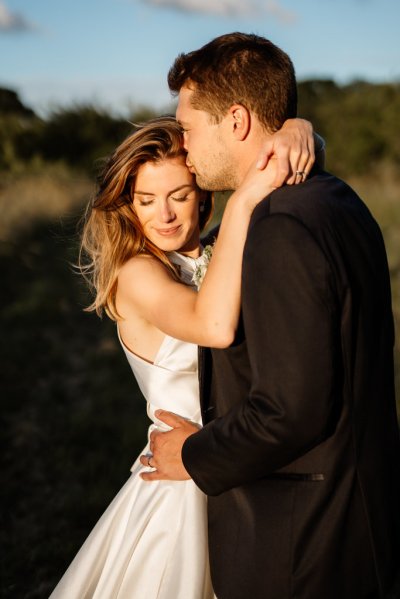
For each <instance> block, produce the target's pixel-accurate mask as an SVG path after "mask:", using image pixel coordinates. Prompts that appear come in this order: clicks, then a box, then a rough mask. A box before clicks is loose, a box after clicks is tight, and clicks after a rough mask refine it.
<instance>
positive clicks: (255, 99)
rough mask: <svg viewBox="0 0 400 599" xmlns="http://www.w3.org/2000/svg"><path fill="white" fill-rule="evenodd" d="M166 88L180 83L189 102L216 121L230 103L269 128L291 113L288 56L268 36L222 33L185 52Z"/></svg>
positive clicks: (294, 109)
mask: <svg viewBox="0 0 400 599" xmlns="http://www.w3.org/2000/svg"><path fill="white" fill-rule="evenodd" d="M168 85H169V88H170V90H171V91H172V92H174V93H179V91H180V89H181V87H182V86H184V85H186V86H187V87H189V88H190V89H192V90H193V94H192V97H191V103H192V106H193V107H194V108H196V109H198V110H204V111H205V112H208V113H209V114H210V115H211V117H212V118H213V120H214V121H215V122H217V123H218V122H220V121H221V119H222V118H223V117H224V116H225V115H226V113H227V111H228V110H229V108H230V107H231V106H233V105H234V104H242V105H243V106H245V107H246V108H247V109H248V110H251V111H252V112H253V113H254V114H255V115H256V116H257V118H258V120H259V121H260V123H261V124H262V125H263V126H264V128H265V129H266V130H267V131H269V132H274V131H277V130H278V129H280V128H281V127H282V125H283V123H284V122H285V120H286V119H289V118H293V117H295V116H296V113H297V86H296V77H295V72H294V68H293V64H292V62H291V60H290V58H289V56H288V55H287V54H286V53H285V52H283V51H282V50H281V49H280V48H278V47H277V46H275V45H274V44H273V43H272V42H270V41H269V40H267V39H265V38H263V37H260V36H257V35H253V34H246V33H228V34H226V35H221V36H219V37H217V38H215V39H213V40H212V41H211V42H209V43H208V44H206V45H205V46H203V47H202V48H200V49H199V50H195V51H193V52H189V53H188V54H180V55H179V56H178V57H177V59H176V60H175V62H174V64H173V65H172V67H171V69H170V71H169V74H168Z"/></svg>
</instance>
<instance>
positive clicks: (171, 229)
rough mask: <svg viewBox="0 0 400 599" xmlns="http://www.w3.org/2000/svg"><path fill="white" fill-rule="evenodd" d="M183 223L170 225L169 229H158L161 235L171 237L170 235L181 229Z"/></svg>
mask: <svg viewBox="0 0 400 599" xmlns="http://www.w3.org/2000/svg"><path fill="white" fill-rule="evenodd" d="M180 227H181V225H178V226H177V227H169V228H168V229H156V231H157V233H158V234H159V235H164V236H165V237H169V236H170V235H175V233H177V232H178V231H179V229H180Z"/></svg>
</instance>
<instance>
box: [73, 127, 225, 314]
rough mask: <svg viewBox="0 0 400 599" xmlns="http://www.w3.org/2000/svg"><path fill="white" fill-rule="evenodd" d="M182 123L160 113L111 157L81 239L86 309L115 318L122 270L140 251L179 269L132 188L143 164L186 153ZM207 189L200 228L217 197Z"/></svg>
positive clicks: (175, 273)
mask: <svg viewBox="0 0 400 599" xmlns="http://www.w3.org/2000/svg"><path fill="white" fill-rule="evenodd" d="M185 155H186V152H185V150H184V149H183V145H182V133H181V129H180V126H179V125H178V123H177V122H176V120H175V119H174V118H173V117H159V118H156V119H152V120H151V121H148V122H147V123H144V124H140V125H137V126H136V130H135V131H134V132H133V133H132V134H131V135H129V136H128V137H127V138H126V139H125V140H124V141H123V142H122V143H121V144H120V145H119V146H118V147H117V149H116V150H115V151H114V153H113V154H112V155H111V156H110V157H109V158H108V160H107V161H106V163H105V166H104V168H103V170H102V172H101V174H100V177H99V180H98V191H97V193H96V195H95V197H94V199H93V201H92V202H91V203H90V204H89V205H88V207H87V210H86V214H85V219H84V225H83V231H82V239H81V248H80V254H79V268H80V271H81V273H82V274H83V276H84V277H85V279H86V280H87V281H88V283H89V285H90V287H91V288H92V289H93V291H94V293H95V298H94V301H93V302H92V304H91V305H90V306H88V308H86V310H87V311H96V312H97V314H98V315H101V314H102V312H103V310H105V312H106V313H107V315H108V316H109V317H110V318H111V319H113V320H117V319H118V318H119V314H118V311H117V308H116V292H117V281H118V272H119V270H120V268H121V267H122V265H123V264H125V262H127V261H128V260H129V259H130V258H132V257H133V256H136V255H137V254H148V255H150V256H153V257H155V258H157V259H158V260H160V262H162V263H163V264H164V265H165V266H166V268H167V269H168V270H169V271H170V272H171V274H172V275H173V276H174V277H175V278H178V272H177V269H176V267H175V266H174V264H173V263H172V262H171V261H170V260H169V258H168V256H167V254H166V253H165V252H163V251H162V250H161V249H160V248H158V247H157V246H156V245H154V243H152V242H151V241H150V240H149V239H148V238H147V237H146V236H145V235H144V233H143V229H142V226H141V224H140V222H139V219H138V217H137V215H136V213H135V211H134V208H133V198H132V193H133V190H134V186H135V178H136V174H137V172H138V169H139V167H140V166H141V165H142V164H144V163H146V162H159V161H161V160H165V159H168V158H176V157H179V156H182V157H185ZM203 193H204V204H203V209H202V210H201V211H200V213H199V225H200V230H202V229H203V228H204V227H205V226H206V224H207V222H208V220H209V218H210V216H211V212H212V208H213V199H212V195H211V194H210V193H209V192H203Z"/></svg>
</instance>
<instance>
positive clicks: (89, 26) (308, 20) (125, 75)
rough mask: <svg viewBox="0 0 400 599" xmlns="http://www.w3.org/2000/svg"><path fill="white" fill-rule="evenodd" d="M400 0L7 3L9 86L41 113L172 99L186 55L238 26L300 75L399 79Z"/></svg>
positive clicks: (0, 80)
mask: <svg viewBox="0 0 400 599" xmlns="http://www.w3.org/2000/svg"><path fill="white" fill-rule="evenodd" d="M399 30H400V1H399V0H68V1H60V0H0V87H8V88H11V89H14V90H16V91H17V92H18V93H19V94H20V97H21V98H22V100H23V101H24V102H25V103H27V104H28V105H30V106H32V107H33V108H34V109H36V110H38V111H39V112H41V113H46V111H48V110H52V109H53V108H56V107H58V106H65V105H67V106H68V105H71V104H73V103H75V102H78V103H86V102H90V103H96V104H98V105H100V106H102V107H105V108H107V109H112V110H113V111H115V112H116V113H121V114H125V113H128V112H129V110H130V108H132V107H137V106H139V105H141V104H148V105H150V106H153V107H155V108H157V109H163V108H167V107H168V106H169V105H170V103H171V98H170V94H169V91H168V87H167V84H166V74H167V72H168V69H169V67H170V66H171V64H172V62H173V60H174V58H175V57H176V56H177V54H178V53H179V52H187V51H190V50H193V49H196V48H198V47H200V46H201V45H203V44H204V43H206V42H207V41H209V40H210V39H211V38H213V37H215V36H217V35H220V34H222V33H227V32H229V31H245V32H253V33H257V34H260V35H263V36H265V37H268V38H269V39H271V40H272V41H273V42H274V43H276V44H277V45H278V46H280V47H281V48H283V49H284V50H285V51H286V52H288V54H289V55H290V56H291V58H292V60H293V62H294V64H295V67H296V72H297V76H298V79H299V80H301V79H306V78H313V77H320V78H332V79H335V80H336V81H337V82H338V83H346V82H348V81H351V80H353V79H365V80H369V81H384V82H385V81H400V42H399Z"/></svg>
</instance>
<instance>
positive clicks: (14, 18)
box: [0, 0, 36, 33]
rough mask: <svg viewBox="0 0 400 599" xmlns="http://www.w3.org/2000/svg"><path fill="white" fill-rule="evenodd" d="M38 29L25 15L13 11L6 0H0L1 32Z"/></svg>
mask: <svg viewBox="0 0 400 599" xmlns="http://www.w3.org/2000/svg"><path fill="white" fill-rule="evenodd" d="M33 29H36V26H35V25H34V24H33V23H30V22H29V21H28V20H27V19H25V17H24V16H23V15H21V14H20V13H18V12H11V11H10V10H9V9H8V8H7V6H6V5H5V3H4V2H2V1H1V0H0V33H15V32H19V31H32V30H33Z"/></svg>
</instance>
